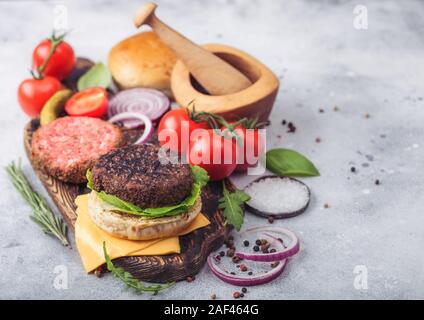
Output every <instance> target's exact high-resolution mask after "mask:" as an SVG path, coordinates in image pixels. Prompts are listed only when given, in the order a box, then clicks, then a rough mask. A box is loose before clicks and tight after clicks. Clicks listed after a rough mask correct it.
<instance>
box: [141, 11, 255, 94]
mask: <svg viewBox="0 0 424 320" xmlns="http://www.w3.org/2000/svg"><path fill="white" fill-rule="evenodd" d="M156 7H157V5H156V4H154V3H147V4H145V5H144V6H142V7H141V8H140V9H139V11H138V12H137V14H136V16H135V18H134V24H135V26H136V27H137V28H139V27H141V26H142V25H143V24H148V25H150V26H151V27H152V29H153V30H154V31H155V33H156V34H157V35H158V36H159V37H160V39H161V40H162V41H163V42H164V43H165V44H166V45H167V46H168V47H169V48H171V49H172V50H173V51H174V53H175V55H176V56H177V58H178V59H180V60H181V61H182V62H183V63H184V64H185V66H186V67H187V69H188V70H189V71H190V73H191V74H192V75H193V77H194V78H195V79H196V80H197V81H198V82H199V83H200V85H201V86H202V87H203V88H204V89H205V90H206V91H207V92H209V93H210V94H211V95H216V96H221V95H227V94H231V93H236V92H239V91H241V90H243V89H246V88H247V87H249V86H250V85H252V82H251V81H250V80H249V78H247V77H246V76H245V75H244V74H242V73H241V72H240V71H238V70H237V69H236V68H234V67H233V66H232V65H230V64H229V63H227V62H226V61H224V60H222V59H221V58H219V57H218V56H216V55H215V54H213V53H211V52H210V51H207V50H205V49H203V48H202V47H200V46H198V45H196V44H195V43H193V42H192V41H190V40H189V39H187V38H186V37H184V36H183V35H181V34H180V33H178V32H177V31H175V30H174V29H172V28H171V27H169V26H168V25H166V24H165V23H163V22H162V21H161V20H159V19H158V18H157V17H156V16H155V9H156Z"/></svg>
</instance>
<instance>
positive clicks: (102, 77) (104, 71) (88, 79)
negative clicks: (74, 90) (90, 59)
mask: <svg viewBox="0 0 424 320" xmlns="http://www.w3.org/2000/svg"><path fill="white" fill-rule="evenodd" d="M111 82H112V75H111V74H110V71H109V69H108V68H107V67H106V66H105V65H104V64H103V63H101V62H99V63H96V64H95V65H94V66H92V67H91V68H90V70H88V71H87V72H86V73H85V74H84V75H83V76H81V78H79V79H78V83H77V87H78V91H82V90H84V89H87V88H91V87H102V88H105V89H106V88H107V87H109V86H110V84H111Z"/></svg>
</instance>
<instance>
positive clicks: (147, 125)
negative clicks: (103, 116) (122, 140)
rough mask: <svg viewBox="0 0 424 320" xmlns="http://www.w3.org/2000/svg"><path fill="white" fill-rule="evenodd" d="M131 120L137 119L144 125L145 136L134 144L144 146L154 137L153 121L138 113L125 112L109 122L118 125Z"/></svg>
mask: <svg viewBox="0 0 424 320" xmlns="http://www.w3.org/2000/svg"><path fill="white" fill-rule="evenodd" d="M131 119H137V120H138V121H139V122H140V123H142V124H144V131H143V134H142V135H141V137H140V138H138V139H137V141H136V142H134V144H143V143H145V142H147V141H149V140H150V138H151V137H152V135H153V132H154V128H153V124H152V121H151V120H150V119H149V118H148V117H147V116H145V115H144V114H141V113H136V112H123V113H119V114H117V115H115V116H113V117H112V118H110V119H109V120H108V121H109V122H110V123H116V122H121V121H122V122H124V121H125V120H131ZM124 125H125V122H124Z"/></svg>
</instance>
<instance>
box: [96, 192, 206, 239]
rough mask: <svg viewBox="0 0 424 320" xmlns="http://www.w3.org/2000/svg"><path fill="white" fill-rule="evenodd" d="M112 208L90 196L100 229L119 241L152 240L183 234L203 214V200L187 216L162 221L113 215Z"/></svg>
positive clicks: (180, 215) (120, 213)
mask: <svg viewBox="0 0 424 320" xmlns="http://www.w3.org/2000/svg"><path fill="white" fill-rule="evenodd" d="M111 208H112V206H110V205H109V204H107V203H105V202H103V201H101V200H99V199H98V197H97V195H96V193H95V192H91V193H90V194H89V195H88V214H89V215H90V217H91V219H92V220H93V222H94V224H95V225H96V226H98V227H99V228H100V229H102V230H103V231H105V232H107V233H109V234H111V235H113V236H115V237H118V238H123V239H128V240H152V239H159V238H166V237H172V236H176V235H178V234H179V233H181V232H182V231H183V230H184V229H185V228H187V227H188V226H189V225H190V223H191V222H192V221H193V220H194V218H195V217H196V216H197V215H198V214H199V213H200V211H201V208H202V200H201V198H200V197H199V198H198V199H197V200H196V202H195V203H194V205H193V206H192V207H191V208H190V209H189V210H188V211H187V212H183V213H181V214H178V215H175V216H170V217H161V218H145V217H141V216H136V215H132V214H127V213H123V212H117V211H113V210H111Z"/></svg>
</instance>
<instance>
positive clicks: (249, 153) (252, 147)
mask: <svg viewBox="0 0 424 320" xmlns="http://www.w3.org/2000/svg"><path fill="white" fill-rule="evenodd" d="M229 124H230V125H233V126H234V128H233V133H232V136H235V135H237V136H238V137H239V139H240V140H241V141H242V143H239V144H238V152H241V153H242V155H243V157H242V158H240V157H239V158H240V159H241V160H242V161H241V163H237V167H236V171H238V172H245V171H246V170H247V169H248V168H249V167H254V166H255V165H256V163H257V162H258V161H259V158H260V156H261V154H262V152H263V149H264V141H263V138H262V136H260V135H259V131H258V129H256V128H245V127H244V126H243V125H241V124H235V123H234V122H230V123H229ZM226 129H227V128H226V127H225V126H223V127H221V130H226ZM234 139H236V138H234Z"/></svg>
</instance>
